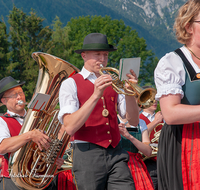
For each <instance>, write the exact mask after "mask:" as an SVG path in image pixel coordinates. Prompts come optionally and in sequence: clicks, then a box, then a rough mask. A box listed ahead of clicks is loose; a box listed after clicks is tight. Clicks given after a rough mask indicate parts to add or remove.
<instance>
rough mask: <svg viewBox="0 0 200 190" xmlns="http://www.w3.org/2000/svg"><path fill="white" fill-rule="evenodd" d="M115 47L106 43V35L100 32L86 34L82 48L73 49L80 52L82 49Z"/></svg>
mask: <svg viewBox="0 0 200 190" xmlns="http://www.w3.org/2000/svg"><path fill="white" fill-rule="evenodd" d="M116 50H117V48H116V47H114V46H113V45H110V44H108V40H107V36H106V35H103V34H101V33H91V34H88V35H87V36H86V37H85V39H84V42H83V47H82V49H78V50H75V52H76V53H78V54H81V53H82V52H83V51H116Z"/></svg>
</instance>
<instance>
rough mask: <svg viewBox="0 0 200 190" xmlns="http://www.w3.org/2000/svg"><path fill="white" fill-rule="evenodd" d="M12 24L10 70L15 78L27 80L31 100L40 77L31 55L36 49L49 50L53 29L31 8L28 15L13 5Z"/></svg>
mask: <svg viewBox="0 0 200 190" xmlns="http://www.w3.org/2000/svg"><path fill="white" fill-rule="evenodd" d="M8 18H9V19H8V22H9V24H10V32H9V37H10V53H9V55H10V57H9V60H10V65H9V66H8V68H7V69H8V71H9V72H10V75H13V78H15V79H17V80H25V81H26V84H25V85H24V87H23V88H24V91H25V94H26V97H27V100H30V99H31V97H32V95H33V91H34V89H35V86H36V82H37V78H38V65H37V63H36V62H35V60H33V58H32V57H31V54H32V53H33V52H35V51H41V52H48V50H49V49H50V48H49V47H51V44H52V42H51V35H52V30H51V29H50V28H49V27H48V26H47V27H43V25H42V22H43V20H44V19H42V18H40V17H38V16H37V15H36V13H35V12H34V11H33V10H31V12H30V15H26V14H25V13H24V12H23V11H22V10H20V9H17V8H16V7H13V10H12V11H11V12H10V14H9V16H8Z"/></svg>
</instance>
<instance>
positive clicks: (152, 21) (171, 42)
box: [0, 0, 184, 58]
mask: <svg viewBox="0 0 200 190" xmlns="http://www.w3.org/2000/svg"><path fill="white" fill-rule="evenodd" d="M174 1H175V0H174ZM183 1H184V0H179V1H178V0H177V1H176V5H175V4H174V5H173V3H174V2H173V0H155V1H152V0H151V1H150V0H134V1H133V0H109V1H108V0H84V1H83V0H73V1H70V0H43V1H39V0H32V1H29V0H0V12H1V15H2V16H3V17H4V20H5V21H7V18H6V16H7V15H9V11H10V10H12V8H13V5H15V6H16V7H17V8H20V9H22V10H23V11H24V12H25V13H27V14H28V13H29V12H30V11H31V8H33V9H34V10H35V12H36V13H37V15H38V16H40V17H42V18H44V19H45V20H44V25H49V26H50V27H51V24H52V23H53V22H52V21H53V20H54V19H55V17H56V16H58V17H59V18H60V20H61V22H62V23H63V24H64V26H65V25H66V24H67V22H68V21H70V19H71V18H72V17H73V18H75V17H79V16H87V15H101V16H105V15H109V16H110V17H111V18H112V19H118V20H120V19H122V20H123V21H124V22H125V24H126V25H129V26H131V27H132V29H136V31H137V32H138V34H139V36H140V37H143V38H144V39H145V40H146V43H147V45H148V49H152V50H153V52H154V53H155V54H156V56H157V57H159V58H160V57H161V56H163V55H164V54H165V53H166V52H168V51H171V50H174V49H175V48H176V47H178V46H179V44H178V43H177V42H176V40H175V39H174V37H173V35H172V31H171V28H172V27H171V24H170V23H172V22H170V21H172V20H173V18H174V17H173V15H174V12H175V11H176V10H177V9H178V8H179V4H183ZM166 2H167V3H168V4H170V5H171V6H172V7H173V6H174V9H173V15H172V16H169V15H170V14H171V12H170V11H168V12H165V11H166V10H165V9H167V10H168V7H169V6H164V5H168V4H166ZM178 2H179V4H178ZM159 7H160V8H159ZM161 8H162V9H161ZM164 13H165V14H164ZM165 15H166V16H165ZM170 19H171V20H170ZM168 20H169V21H168Z"/></svg>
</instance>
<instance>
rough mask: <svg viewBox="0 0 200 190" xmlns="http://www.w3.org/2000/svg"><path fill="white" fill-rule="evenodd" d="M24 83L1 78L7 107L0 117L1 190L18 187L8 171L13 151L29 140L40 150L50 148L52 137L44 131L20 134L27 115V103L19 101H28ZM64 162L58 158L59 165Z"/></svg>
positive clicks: (1, 98) (1, 96)
mask: <svg viewBox="0 0 200 190" xmlns="http://www.w3.org/2000/svg"><path fill="white" fill-rule="evenodd" d="M24 83H25V82H17V81H16V80H15V79H13V78H12V77H11V76H8V77H5V78H3V79H2V80H0V103H1V104H3V105H5V106H6V108H7V113H5V114H4V115H3V116H1V117H0V131H1V132H0V155H3V157H2V170H1V174H0V177H1V178H0V189H1V190H10V189H12V190H15V189H18V188H17V187H16V186H15V184H14V183H13V182H12V180H11V179H10V176H9V171H8V160H9V156H10V153H11V152H15V151H17V150H18V149H19V148H21V147H22V146H23V145H25V144H26V143H27V142H29V141H33V142H35V143H36V144H37V145H38V147H39V149H40V150H42V149H43V148H45V149H48V148H49V142H50V138H49V137H48V136H47V135H45V134H44V133H43V132H42V131H39V130H33V131H28V132H26V133H23V134H21V135H18V134H19V132H20V130H21V127H22V124H23V122H24V117H25V116H26V110H25V104H19V103H18V101H19V100H21V101H23V102H26V99H25V95H24V92H23V89H22V86H23V85H24ZM62 163H63V160H62V159H58V160H57V162H56V164H57V166H58V167H60V166H61V165H62Z"/></svg>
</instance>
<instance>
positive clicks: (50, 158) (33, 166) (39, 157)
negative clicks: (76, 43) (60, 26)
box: [9, 52, 79, 190]
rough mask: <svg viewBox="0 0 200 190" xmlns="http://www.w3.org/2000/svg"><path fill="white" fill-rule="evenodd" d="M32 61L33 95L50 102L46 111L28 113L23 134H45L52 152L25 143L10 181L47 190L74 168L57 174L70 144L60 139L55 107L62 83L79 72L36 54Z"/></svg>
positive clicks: (64, 137)
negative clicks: (58, 161)
mask: <svg viewBox="0 0 200 190" xmlns="http://www.w3.org/2000/svg"><path fill="white" fill-rule="evenodd" d="M32 57H33V59H34V60H35V61H36V62H37V63H38V66H39V74H38V80H37V84H36V87H35V91H34V94H37V93H41V94H46V95H48V96H50V99H49V101H48V102H47V104H46V105H45V107H44V109H43V110H36V109H31V108H29V109H28V110H27V114H26V117H25V120H24V123H23V126H22V129H21V131H20V134H23V133H25V132H28V131H31V130H35V129H39V130H42V131H45V132H46V135H47V136H48V137H49V138H50V139H51V143H50V147H49V149H48V150H43V151H40V150H39V148H38V146H37V144H36V143H34V142H33V141H30V142H28V143H26V144H25V145H24V146H22V147H21V148H20V149H19V150H18V151H16V152H14V153H13V155H12V156H11V157H10V161H9V170H10V177H11V180H12V181H13V182H14V183H15V185H16V186H17V187H18V188H19V189H28V190H39V189H44V188H46V187H47V186H48V185H49V184H50V183H51V181H52V180H53V177H54V176H55V175H56V174H57V173H59V172H60V171H63V170H68V169H70V168H71V165H68V166H69V167H62V169H63V170H59V171H57V166H56V163H55V161H56V159H57V158H58V157H62V156H63V155H64V153H65V150H66V147H67V145H68V143H69V140H70V135H68V134H67V133H66V131H64V133H63V134H62V135H61V136H60V137H58V133H59V131H60V130H61V126H62V124H61V123H60V122H59V121H58V118H57V115H58V112H59V110H58V109H56V106H57V105H58V93H59V89H60V85H61V83H62V81H64V80H65V79H66V78H68V77H70V76H72V75H73V74H75V73H77V72H79V69H78V68H76V67H75V66H73V65H72V64H70V63H68V62H67V61H65V60H62V59H60V58H58V57H55V56H53V55H50V54H47V53H43V52H34V53H33V54H32ZM32 99H34V95H33V97H32ZM18 104H26V103H25V102H18ZM64 166H66V165H64Z"/></svg>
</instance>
